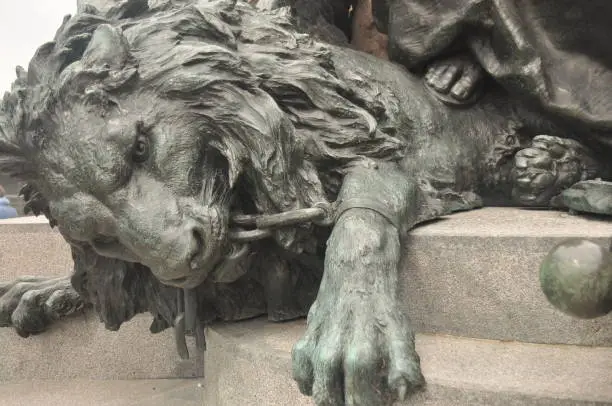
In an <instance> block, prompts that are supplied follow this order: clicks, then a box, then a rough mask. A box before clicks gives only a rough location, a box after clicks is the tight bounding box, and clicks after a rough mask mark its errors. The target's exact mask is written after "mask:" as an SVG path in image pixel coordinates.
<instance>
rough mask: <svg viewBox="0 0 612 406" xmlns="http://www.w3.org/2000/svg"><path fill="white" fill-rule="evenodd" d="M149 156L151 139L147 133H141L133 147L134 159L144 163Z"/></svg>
mask: <svg viewBox="0 0 612 406" xmlns="http://www.w3.org/2000/svg"><path fill="white" fill-rule="evenodd" d="M148 158H149V140H148V139H147V137H146V136H145V135H139V136H138V138H136V142H134V147H133V148H132V160H133V161H134V162H136V163H143V162H144V161H146V160H147V159H148Z"/></svg>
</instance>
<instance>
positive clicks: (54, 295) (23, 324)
mask: <svg viewBox="0 0 612 406" xmlns="http://www.w3.org/2000/svg"><path fill="white" fill-rule="evenodd" d="M84 306H85V301H84V300H83V298H82V297H81V296H80V295H79V294H78V293H77V292H76V290H75V289H74V288H73V287H72V284H71V282H70V276H62V277H57V278H40V277H27V276H24V277H21V278H18V279H17V280H15V281H12V282H7V283H0V327H14V328H15V329H16V330H17V333H18V334H19V335H20V336H22V337H28V336H29V335H31V334H37V333H41V332H43V331H44V330H46V328H47V327H48V326H49V325H50V324H51V323H53V322H54V321H55V320H59V319H62V318H64V317H66V316H69V315H71V314H73V313H75V312H77V311H79V310H81V309H83V308H84Z"/></svg>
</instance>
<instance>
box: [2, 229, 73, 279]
mask: <svg viewBox="0 0 612 406" xmlns="http://www.w3.org/2000/svg"><path fill="white" fill-rule="evenodd" d="M0 247H2V249H0V264H2V266H0V280H3V281H10V280H13V279H15V278H17V277H19V276H26V275H30V276H62V275H67V274H69V273H70V272H72V266H73V265H72V257H71V256H70V247H69V246H68V244H66V242H65V241H64V239H63V238H62V236H61V235H60V233H59V232H57V230H53V229H52V228H51V227H49V222H48V221H47V219H46V218H44V217H18V218H14V219H8V220H0Z"/></svg>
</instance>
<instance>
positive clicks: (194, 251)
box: [189, 224, 206, 268]
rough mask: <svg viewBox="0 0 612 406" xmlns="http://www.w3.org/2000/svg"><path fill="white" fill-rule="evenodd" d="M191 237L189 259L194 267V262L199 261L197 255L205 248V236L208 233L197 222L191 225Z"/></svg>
mask: <svg viewBox="0 0 612 406" xmlns="http://www.w3.org/2000/svg"><path fill="white" fill-rule="evenodd" d="M189 235H190V237H191V239H190V256H189V261H190V263H191V265H192V268H193V262H194V261H197V257H198V256H200V255H201V254H202V253H203V252H204V249H205V247H206V246H205V241H206V240H205V238H206V233H205V231H204V229H203V228H202V227H200V226H199V225H197V224H192V225H190V226H189Z"/></svg>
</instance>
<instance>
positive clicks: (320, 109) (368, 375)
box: [0, 0, 610, 406]
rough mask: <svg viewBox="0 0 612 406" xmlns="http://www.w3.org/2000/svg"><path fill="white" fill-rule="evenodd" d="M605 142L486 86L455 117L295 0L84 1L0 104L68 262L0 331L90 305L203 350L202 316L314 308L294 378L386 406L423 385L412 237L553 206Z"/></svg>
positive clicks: (29, 197) (279, 316)
mask: <svg viewBox="0 0 612 406" xmlns="http://www.w3.org/2000/svg"><path fill="white" fill-rule="evenodd" d="M599 153H601V154H604V155H601V156H600V155H598V154H599ZM606 153H608V154H609V151H603V150H602V149H601V148H599V149H598V148H597V147H596V146H594V145H583V143H582V142H581V137H580V136H579V135H577V134H576V133H574V132H573V131H572V130H571V128H569V127H567V126H563V125H559V124H558V123H556V122H555V121H554V120H552V119H549V118H547V117H546V116H545V115H544V114H539V113H536V112H534V111H532V110H530V109H527V108H525V107H524V106H523V105H522V103H521V101H520V100H518V99H516V98H513V97H510V96H509V95H508V94H506V93H505V92H504V90H503V89H502V88H500V87H496V86H492V87H491V88H490V90H489V91H487V93H486V94H485V95H484V96H483V97H482V98H481V99H480V100H479V101H478V102H477V103H475V104H474V105H473V106H471V107H470V108H469V109H453V108H452V107H449V106H448V105H446V104H444V103H442V102H440V101H439V99H438V98H436V97H435V96H434V95H432V93H431V92H429V91H427V89H426V87H425V86H424V82H423V80H422V78H421V77H419V76H416V75H414V74H411V73H409V72H408V71H407V70H406V69H405V68H403V67H402V66H399V65H396V64H394V63H391V62H388V61H384V60H382V59H378V58H376V57H374V56H371V55H368V54H365V53H361V52H358V51H355V50H352V49H349V48H348V47H344V46H339V45H331V44H329V43H326V42H321V41H319V40H316V39H314V38H313V37H312V36H310V35H308V34H304V33H300V32H298V31H297V30H296V29H295V28H294V23H293V19H292V13H291V10H290V9H289V8H279V9H275V10H272V11H258V10H256V9H255V8H254V7H253V6H251V5H249V4H247V3H244V2H236V1H229V0H227V1H224V0H219V1H210V2H208V1H170V0H160V1H155V2H153V1H151V2H147V1H142V0H134V1H127V2H124V4H123V6H122V7H115V8H111V9H110V10H105V11H104V12H103V11H100V10H97V9H95V8H93V7H85V8H84V9H82V10H81V11H80V12H79V13H77V14H76V15H74V16H72V17H70V16H69V17H67V18H66V19H65V20H64V22H63V24H62V26H61V27H60V28H59V30H58V31H57V34H56V36H55V39H54V40H53V41H52V42H49V43H47V44H45V45H43V46H41V47H40V48H39V49H38V51H37V52H36V55H35V56H34V57H33V59H32V62H31V63H30V66H29V69H28V71H27V72H26V71H25V70H18V78H17V80H16V82H15V84H14V85H13V89H12V92H10V93H8V94H7V95H6V96H5V98H4V100H3V103H2V110H1V114H0V170H2V171H4V172H7V173H10V174H12V175H14V176H15V177H17V178H20V179H23V180H24V181H26V182H27V185H26V186H25V187H24V189H23V191H22V192H23V196H24V198H25V200H26V201H27V206H26V207H27V209H28V210H31V211H32V212H33V213H35V214H37V215H38V214H44V215H46V216H47V217H48V219H49V221H50V223H51V225H52V226H57V228H58V229H59V231H60V232H61V234H62V235H63V237H64V238H65V239H66V241H67V242H68V243H69V244H70V246H71V248H72V255H73V258H74V272H73V274H72V276H71V277H70V278H68V277H67V278H60V279H52V280H43V279H37V278H25V277H24V278H23V279H21V280H18V281H13V282H10V283H5V284H2V285H0V323H1V325H3V326H13V327H15V328H16V329H17V331H18V332H19V333H20V334H21V335H24V336H27V335H29V334H35V333H39V332H41V331H43V330H44V329H45V327H46V326H47V325H48V324H49V323H51V322H52V321H53V320H56V319H57V318H60V317H64V316H66V315H68V314H70V313H73V312H74V311H75V310H77V309H80V308H82V307H84V306H90V305H92V306H93V308H94V309H95V311H96V312H97V313H98V314H99V315H100V317H101V320H102V321H103V322H104V323H105V325H106V327H107V328H109V329H111V330H115V329H118V328H119V327H120V325H121V324H122V323H123V322H125V321H127V320H129V319H130V318H132V317H133V316H134V315H135V314H137V313H142V312H150V313H151V314H152V315H153V323H152V325H151V330H152V331H153V332H156V331H161V330H163V329H166V328H169V327H174V328H179V327H180V328H181V329H182V330H183V331H186V332H191V333H192V334H195V335H196V337H198V339H199V343H200V344H201V345H202V346H203V345H204V342H203V336H202V334H203V333H202V331H203V330H202V327H203V326H205V325H206V324H208V323H213V322H215V321H233V320H241V319H246V318H250V317H255V316H260V315H264V314H267V315H268V317H269V319H270V320H273V321H283V320H290V319H295V318H298V317H303V316H306V315H308V319H307V320H308V328H307V331H306V333H305V335H304V337H303V338H302V339H301V340H300V341H299V342H298V343H297V344H296V345H295V347H294V349H293V373H294V378H295V380H296V381H297V384H298V385H299V388H300V390H301V391H302V392H303V393H304V394H307V395H311V396H312V397H313V399H314V401H315V403H316V404H317V405H340V404H351V405H366V406H372V405H387V404H390V403H391V402H393V401H395V400H396V399H398V398H404V397H405V396H406V395H407V394H410V393H412V392H414V391H416V390H418V389H419V388H421V387H423V384H424V379H423V376H422V374H421V371H420V366H419V357H418V355H417V353H416V352H415V347H414V333H413V331H412V330H411V327H410V324H409V320H408V316H407V315H406V314H404V312H403V311H402V310H401V309H400V306H399V303H398V301H399V298H398V293H397V291H396V285H397V279H398V272H399V263H400V260H401V258H400V247H401V246H402V242H403V241H404V238H405V236H406V235H407V233H409V232H410V230H411V229H412V228H413V227H415V226H416V225H418V224H419V223H422V222H424V221H428V220H432V219H435V218H437V217H439V216H442V215H446V214H449V213H452V212H456V211H460V210H469V209H472V208H476V207H480V206H482V205H511V204H516V203H517V202H518V204H521V205H524V206H551V205H554V206H555V207H560V206H562V201H560V200H559V195H560V193H561V192H562V191H563V190H564V189H567V188H570V187H571V186H572V185H574V184H575V183H577V182H582V181H588V180H590V179H596V178H604V179H605V178H607V177H609V176H610V172H609V168H608V167H606V166H605V165H604V163H605V162H606V161H605V160H604V159H603V158H602V156H605V154H606ZM561 200H562V199H561ZM213 350H214V349H213Z"/></svg>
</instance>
